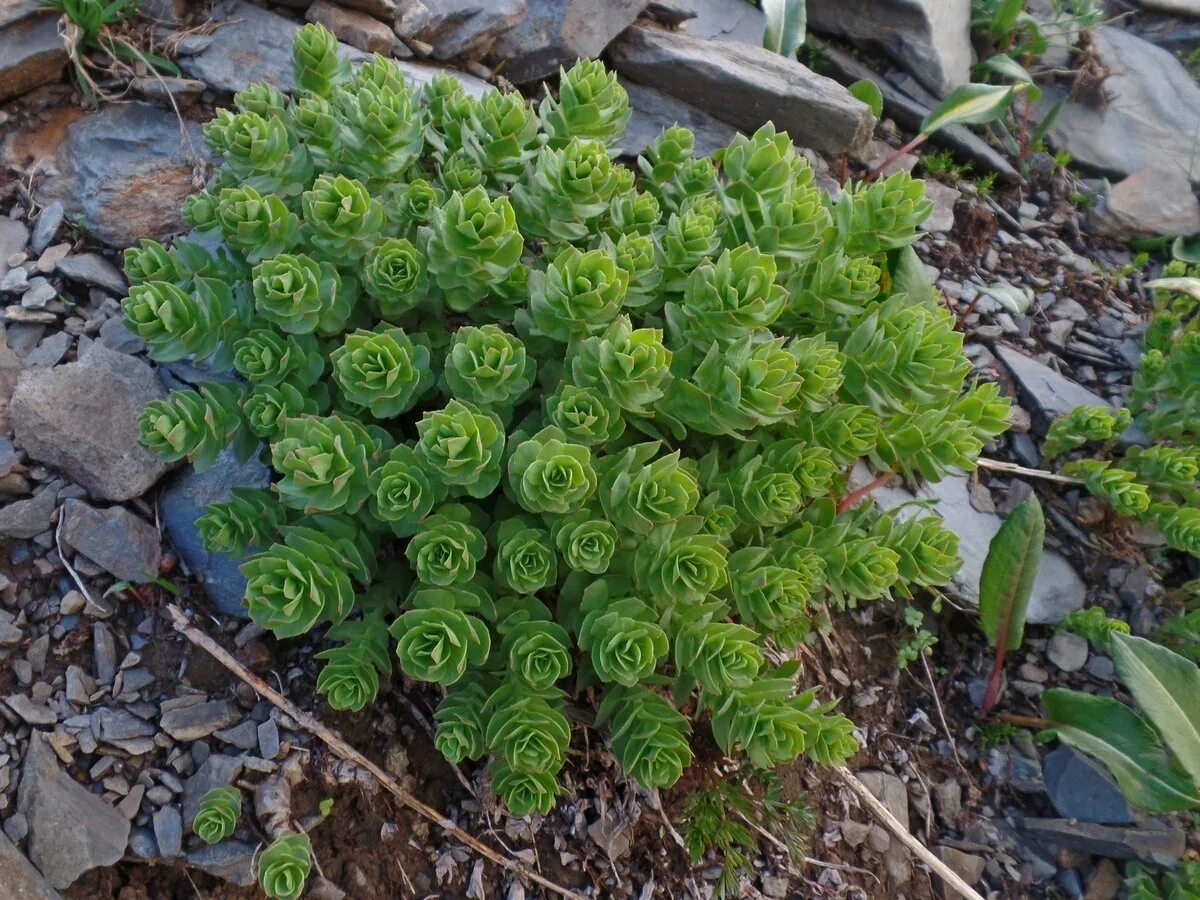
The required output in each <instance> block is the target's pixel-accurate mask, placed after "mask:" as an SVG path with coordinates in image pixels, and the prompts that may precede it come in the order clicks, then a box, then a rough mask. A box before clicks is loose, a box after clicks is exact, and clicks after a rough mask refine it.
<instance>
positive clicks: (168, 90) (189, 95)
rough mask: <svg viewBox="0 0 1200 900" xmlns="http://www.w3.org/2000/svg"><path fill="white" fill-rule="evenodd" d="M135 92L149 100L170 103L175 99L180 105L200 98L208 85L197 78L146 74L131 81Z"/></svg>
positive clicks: (186, 104) (130, 83)
mask: <svg viewBox="0 0 1200 900" xmlns="http://www.w3.org/2000/svg"><path fill="white" fill-rule="evenodd" d="M129 86H130V87H131V88H133V90H134V92H135V93H137V94H139V95H140V96H142V97H145V98H146V99H147V100H155V101H161V102H164V103H168V104H169V103H170V102H171V100H172V99H173V100H175V102H177V103H178V104H179V105H180V106H188V105H190V104H192V103H195V102H196V101H197V100H199V99H200V95H201V94H203V93H204V92H205V91H207V90H208V85H207V84H205V83H204V82H203V81H200V80H199V79H197V78H174V77H172V76H170V75H155V76H150V75H146V76H143V77H141V78H134V79H133V80H132V81H130V82H129Z"/></svg>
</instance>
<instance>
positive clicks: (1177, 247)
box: [860, 98, 1200, 264]
mask: <svg viewBox="0 0 1200 900" xmlns="http://www.w3.org/2000/svg"><path fill="white" fill-rule="evenodd" d="M860 99H861V98H860ZM1171 255H1172V256H1173V257H1175V259H1177V260H1179V261H1180V262H1185V263H1191V264H1195V263H1200V234H1193V235H1191V236H1189V237H1184V236H1182V235H1180V236H1179V237H1177V238H1175V242H1174V243H1173V244H1171Z"/></svg>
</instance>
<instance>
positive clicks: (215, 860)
mask: <svg viewBox="0 0 1200 900" xmlns="http://www.w3.org/2000/svg"><path fill="white" fill-rule="evenodd" d="M257 852H258V846H257V845H256V844H249V843H247V842H246V841H221V843H219V844H213V845H212V846H207V847H201V848H200V849H199V850H193V851H192V852H191V853H189V854H188V855H187V864H188V865H189V866H193V867H195V868H197V869H199V870H200V871H202V872H207V873H208V874H209V875H214V876H216V877H217V878H220V879H222V880H224V881H228V882H230V883H231V884H236V885H239V886H240V887H249V886H250V885H252V884H254V855H255V854H256V853H257Z"/></svg>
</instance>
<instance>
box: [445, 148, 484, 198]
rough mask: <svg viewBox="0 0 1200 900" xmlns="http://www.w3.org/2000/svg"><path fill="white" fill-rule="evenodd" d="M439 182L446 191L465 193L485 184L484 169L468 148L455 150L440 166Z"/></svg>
mask: <svg viewBox="0 0 1200 900" xmlns="http://www.w3.org/2000/svg"><path fill="white" fill-rule="evenodd" d="M437 182H438V186H439V187H441V189H442V190H444V191H446V192H452V191H458V192H459V193H463V192H466V191H469V190H471V188H473V187H478V186H479V185H481V184H483V169H482V168H481V167H480V165H479V161H478V160H477V159H476V158H475V157H473V156H471V155H470V154H469V153H467V151H466V150H462V149H460V150H455V151H454V152H453V153H451V154H450V155H449V156H447V157H446V158H445V159H444V160H443V161H442V164H441V165H440V166H438V173H437Z"/></svg>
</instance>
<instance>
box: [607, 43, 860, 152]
mask: <svg viewBox="0 0 1200 900" xmlns="http://www.w3.org/2000/svg"><path fill="white" fill-rule="evenodd" d="M609 56H610V58H611V60H612V63H613V65H614V67H615V68H616V69H617V71H618V72H620V73H621V74H622V75H625V76H626V77H629V78H632V79H633V80H634V81H639V82H641V83H643V84H652V85H654V86H655V88H656V89H658V90H662V91H664V92H666V93H668V94H670V95H671V96H673V97H677V98H678V99H680V100H683V101H684V102H686V103H690V104H692V105H693V106H695V107H697V108H698V109H701V110H703V111H704V112H707V113H709V114H710V115H713V116H716V117H718V118H720V119H723V120H724V121H727V122H729V123H730V124H732V125H735V126H737V127H739V128H742V129H744V130H746V131H754V130H756V129H757V128H758V127H759V126H760V125H762V124H763V123H764V122H766V121H768V120H770V121H773V122H774V123H775V126H776V128H778V129H779V130H781V131H786V132H787V133H788V134H789V135H790V136H791V138H792V140H794V141H795V142H796V143H798V144H800V145H802V146H805V147H811V148H813V149H814V150H819V151H822V152H827V153H841V152H843V151H846V150H849V149H853V148H855V147H858V146H861V145H862V144H864V143H865V142H866V141H867V139H868V138H869V137H870V135H871V130H872V128H873V127H874V125H875V120H874V117H873V116H872V115H871V111H870V110H869V109H868V108H867V106H866V104H864V103H861V102H860V101H858V100H856V99H854V98H853V97H851V96H850V94H849V93H848V92H847V91H846V89H845V88H843V87H842V86H841V85H840V84H838V83H837V82H836V81H833V80H832V79H829V78H825V77H824V76H821V75H817V74H816V73H814V72H812V71H811V70H810V69H808V68H806V67H805V66H803V65H801V64H800V63H798V62H796V61H795V60H791V59H786V58H784V57H782V56H780V55H779V54H777V53H772V52H771V51H769V50H766V49H764V48H762V47H754V46H751V45H749V44H739V43H733V42H718V41H706V40H703V39H701V38H694V37H689V36H688V35H686V34H683V33H681V32H670V31H664V30H662V29H659V28H653V27H648V26H641V25H639V26H635V27H633V28H630V29H629V30H627V31H626V32H625V33H624V34H623V35H621V37H620V38H619V39H618V40H617V41H616V42H614V43H613V45H612V46H611V47H610V48H609Z"/></svg>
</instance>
